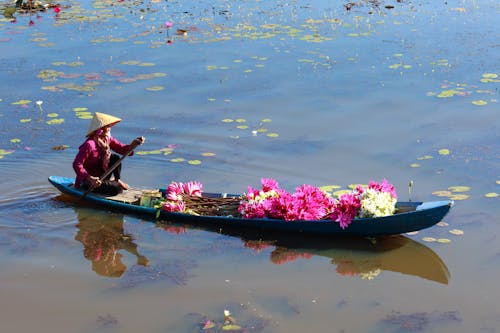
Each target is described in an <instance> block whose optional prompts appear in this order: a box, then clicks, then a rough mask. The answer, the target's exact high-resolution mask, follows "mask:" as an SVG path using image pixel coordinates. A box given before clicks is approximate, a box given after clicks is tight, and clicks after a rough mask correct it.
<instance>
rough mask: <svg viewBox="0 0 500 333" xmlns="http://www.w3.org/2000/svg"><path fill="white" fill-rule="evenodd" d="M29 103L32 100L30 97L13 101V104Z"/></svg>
mask: <svg viewBox="0 0 500 333" xmlns="http://www.w3.org/2000/svg"><path fill="white" fill-rule="evenodd" d="M29 103H31V101H30V100H29V99H20V100H18V101H17V102H12V103H11V104H12V105H26V104H29Z"/></svg>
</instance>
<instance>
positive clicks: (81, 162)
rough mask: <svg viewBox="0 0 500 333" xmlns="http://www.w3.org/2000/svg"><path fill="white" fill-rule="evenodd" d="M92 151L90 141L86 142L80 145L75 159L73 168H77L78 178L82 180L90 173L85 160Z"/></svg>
mask: <svg viewBox="0 0 500 333" xmlns="http://www.w3.org/2000/svg"><path fill="white" fill-rule="evenodd" d="M91 151H92V147H90V144H89V142H88V141H87V142H85V143H84V144H83V145H81V146H80V150H79V151H78V154H76V157H75V160H74V161H73V170H75V173H76V178H77V179H80V180H84V179H87V178H88V177H89V176H90V175H89V173H88V172H87V170H86V169H85V161H86V160H87V158H88V157H89V155H90V153H91Z"/></svg>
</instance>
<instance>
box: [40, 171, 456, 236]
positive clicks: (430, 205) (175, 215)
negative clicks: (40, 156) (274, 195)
mask: <svg viewBox="0 0 500 333" xmlns="http://www.w3.org/2000/svg"><path fill="white" fill-rule="evenodd" d="M74 181H75V179H74V178H67V177H59V176H50V177H49V182H50V183H51V184H52V185H54V186H55V187H56V188H57V189H58V190H59V191H61V192H62V193H63V194H65V195H68V196H70V197H72V198H74V199H76V200H77V201H76V203H83V202H86V203H89V204H94V205H96V206H99V207H102V208H106V209H109V210H112V211H116V212H120V213H124V214H133V215H137V216H142V217H146V218H149V219H160V220H166V221H175V222H186V223H190V224H200V225H209V226H210V227H216V228H221V229H223V228H235V227H237V228H240V227H241V228H252V229H261V230H268V231H280V232H293V233H307V234H316V235H355V236H383V235H399V234H404V233H408V232H412V231H418V230H422V229H426V228H429V227H432V226H434V225H435V224H437V223H438V222H440V221H441V220H442V219H443V218H444V217H445V216H446V214H448V212H449V211H450V209H451V207H452V206H453V201H452V200H442V201H431V202H413V201H409V202H398V203H397V204H396V210H397V211H396V213H395V214H393V215H389V216H383V217H374V218H357V219H354V220H353V221H352V222H351V224H349V226H348V227H347V228H345V229H342V228H341V227H340V224H339V223H336V222H332V221H331V220H327V219H325V220H312V221H302V220H297V221H285V220H278V219H268V218H265V219H246V218H242V217H234V216H225V215H217V216H215V215H214V216H207V215H192V214H186V213H179V212H167V211H163V210H162V211H160V215H159V216H158V210H157V209H155V208H153V207H147V206H141V205H139V200H140V197H141V194H142V193H143V190H137V189H135V190H134V189H131V190H127V191H124V193H125V194H124V195H118V196H105V195H102V194H95V193H92V192H91V193H88V194H85V191H82V190H81V189H77V188H75V187H74V186H73V184H74ZM159 190H160V192H161V193H165V189H159ZM203 196H204V197H207V198H227V197H229V198H231V197H232V198H238V197H239V196H238V195H231V194H229V195H228V194H226V193H203Z"/></svg>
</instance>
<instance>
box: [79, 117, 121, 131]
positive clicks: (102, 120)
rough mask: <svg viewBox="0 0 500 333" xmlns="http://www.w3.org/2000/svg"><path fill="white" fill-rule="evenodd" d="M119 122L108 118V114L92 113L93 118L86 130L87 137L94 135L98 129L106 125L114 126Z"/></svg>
mask: <svg viewBox="0 0 500 333" xmlns="http://www.w3.org/2000/svg"><path fill="white" fill-rule="evenodd" d="M120 121H121V119H120V118H117V117H113V116H110V115H109V114H105V113H100V112H96V113H94V118H92V122H91V123H90V126H89V129H88V130H87V136H89V135H90V134H92V133H94V132H95V131H97V130H98V129H100V128H103V127H104V126H108V125H111V126H113V125H116V124H118V123H119V122H120Z"/></svg>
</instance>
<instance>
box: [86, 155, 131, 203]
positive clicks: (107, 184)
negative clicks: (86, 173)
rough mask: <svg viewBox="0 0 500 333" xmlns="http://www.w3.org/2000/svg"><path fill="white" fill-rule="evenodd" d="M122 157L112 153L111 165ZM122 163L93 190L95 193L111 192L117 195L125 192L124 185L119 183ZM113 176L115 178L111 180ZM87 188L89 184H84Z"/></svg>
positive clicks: (110, 193)
mask: <svg viewBox="0 0 500 333" xmlns="http://www.w3.org/2000/svg"><path fill="white" fill-rule="evenodd" d="M119 159H120V156H119V155H117V154H111V156H110V158H109V167H111V166H113V164H115V163H116V161H118V160H119ZM121 172H122V165H121V164H119V165H118V166H117V167H116V168H115V169H114V170H113V172H111V173H110V174H109V175H108V176H107V177H106V178H104V179H103V180H102V184H101V186H99V187H96V188H94V189H93V190H92V192H94V193H101V194H109V195H117V194H119V193H122V192H123V189H122V187H121V186H120V184H119V183H118V180H119V179H120V178H121ZM111 176H113V180H111ZM84 187H85V188H88V185H86V184H85V185H84Z"/></svg>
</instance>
